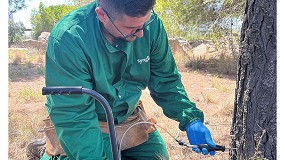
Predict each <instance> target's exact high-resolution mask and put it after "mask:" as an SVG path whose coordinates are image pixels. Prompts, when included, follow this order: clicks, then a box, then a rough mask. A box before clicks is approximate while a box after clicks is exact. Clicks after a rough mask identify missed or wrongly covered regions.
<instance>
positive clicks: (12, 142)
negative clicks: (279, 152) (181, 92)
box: [8, 64, 235, 160]
mask: <svg viewBox="0 0 285 160" xmlns="http://www.w3.org/2000/svg"><path fill="white" fill-rule="evenodd" d="M23 67H24V66H23V65H18V66H17V65H11V64H10V65H9V100H8V103H9V110H8V111H9V159H11V160H23V159H27V157H26V146H27V144H28V143H29V142H31V141H32V140H33V139H35V138H42V137H43V133H40V132H38V130H40V129H41V128H42V127H43V123H42V120H43V119H44V118H45V117H46V116H47V112H46V110H45V107H44V103H45V97H44V96H41V89H42V87H44V86H45V83H44V76H43V75H39V73H38V70H37V69H38V67H39V65H32V66H29V67H28V68H26V69H25V70H23V71H22V72H25V73H26V74H19V75H17V76H15V73H13V72H12V71H16V70H19V68H23ZM181 75H182V81H183V84H184V86H185V89H186V91H187V93H188V96H189V98H190V99H191V100H192V101H194V102H195V103H196V105H197V106H198V108H200V109H201V110H203V111H204V114H205V124H206V125H207V126H208V128H209V129H210V130H211V133H212V137H213V139H214V141H215V142H216V143H217V144H221V145H226V146H229V140H230V126H231V118H232V115H231V114H232V108H233V103H234V89H235V77H218V76H214V75H211V74H207V73H204V72H197V71H190V72H182V73H181ZM141 98H142V100H143V102H144V106H145V109H146V111H147V113H148V114H149V116H150V117H154V118H155V119H156V120H157V121H158V124H159V125H160V126H162V127H163V128H164V129H166V130H167V132H169V133H171V134H172V135H173V136H177V135H179V137H180V138H181V139H182V140H184V141H185V142H187V137H186V135H185V133H184V132H180V133H179V134H178V123H177V122H175V121H173V120H170V119H168V118H166V117H165V116H164V115H163V113H162V110H161V108H160V107H158V106H157V105H156V104H155V103H154V102H153V100H152V99H151V97H150V96H149V93H148V90H145V91H144V92H143V95H142V97H141ZM158 130H159V131H160V132H161V134H162V136H163V138H164V140H165V143H166V144H167V148H168V151H169V154H170V157H171V159H173V160H182V159H183V160H185V159H211V160H212V159H217V160H218V159H219V160H222V159H227V158H228V152H224V153H223V152H218V153H217V154H216V156H214V157H210V156H202V155H198V154H196V153H194V152H193V151H192V150H191V149H190V148H186V147H183V146H179V145H178V144H177V143H176V142H175V141H174V139H173V138H171V136H170V135H168V133H167V132H166V131H164V130H163V129H162V128H160V127H158Z"/></svg>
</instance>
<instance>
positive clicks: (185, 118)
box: [148, 20, 204, 131]
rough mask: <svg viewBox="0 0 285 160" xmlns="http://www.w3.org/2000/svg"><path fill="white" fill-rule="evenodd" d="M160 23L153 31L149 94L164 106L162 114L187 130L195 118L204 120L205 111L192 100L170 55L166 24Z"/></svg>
mask: <svg viewBox="0 0 285 160" xmlns="http://www.w3.org/2000/svg"><path fill="white" fill-rule="evenodd" d="M157 23H158V24H157V25H158V26H160V27H159V28H158V29H157V31H156V32H154V35H155V36H154V37H156V38H155V39H153V45H152V50H151V58H150V59H151V64H150V65H151V69H150V70H151V77H150V81H149V86H148V87H149V90H150V95H151V96H152V98H153V99H154V101H155V102H156V103H157V104H158V105H159V106H161V107H162V109H163V113H164V114H165V115H166V116H167V117H169V118H171V119H174V120H176V121H178V122H180V123H179V128H180V130H182V131H185V127H186V125H187V124H188V123H191V122H192V121H194V120H196V119H200V120H201V121H204V117H203V112H202V111H200V110H199V109H198V108H197V107H196V105H195V103H193V102H191V101H190V100H189V98H188V96H187V94H186V92H185V89H184V86H183V84H182V82H181V78H180V74H179V73H178V70H177V67H176V64H175V61H174V58H173V55H172V53H171V50H170V47H169V44H168V38H167V35H166V32H165V30H164V27H163V24H162V22H161V21H160V20H159V21H157Z"/></svg>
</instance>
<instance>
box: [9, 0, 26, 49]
mask: <svg viewBox="0 0 285 160" xmlns="http://www.w3.org/2000/svg"><path fill="white" fill-rule="evenodd" d="M24 8H26V4H25V0H8V15H9V18H8V47H10V46H11V45H12V44H14V43H16V42H19V41H20V40H22V38H23V36H24V34H25V32H24V31H25V26H24V24H23V22H21V21H20V22H14V19H13V13H16V12H17V11H19V10H21V9H24Z"/></svg>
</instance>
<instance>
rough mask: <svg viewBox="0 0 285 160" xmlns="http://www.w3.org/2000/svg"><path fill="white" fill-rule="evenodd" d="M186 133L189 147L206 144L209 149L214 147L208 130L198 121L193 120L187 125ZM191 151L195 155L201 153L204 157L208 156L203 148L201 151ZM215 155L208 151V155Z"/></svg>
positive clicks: (196, 149) (197, 149)
mask: <svg viewBox="0 0 285 160" xmlns="http://www.w3.org/2000/svg"><path fill="white" fill-rule="evenodd" d="M186 133H187V137H188V140H189V142H190V144H191V145H198V144H208V145H209V146H210V147H216V144H215V143H214V142H213V140H212V136H211V133H210V131H209V129H208V128H207V127H206V126H205V125H204V124H203V123H202V122H201V121H200V120H195V121H193V122H192V123H190V124H189V125H187V126H186ZM192 150H193V151H195V152H196V153H201V152H202V153H203V154H204V155H208V154H209V151H208V150H207V149H206V148H203V149H202V151H201V150H200V149H199V148H192ZM215 154H216V152H215V151H210V155H212V156H213V155H215Z"/></svg>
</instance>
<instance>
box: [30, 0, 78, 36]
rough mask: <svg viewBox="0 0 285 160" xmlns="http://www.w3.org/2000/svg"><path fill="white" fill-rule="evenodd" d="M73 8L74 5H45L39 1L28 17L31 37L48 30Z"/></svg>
mask: <svg viewBox="0 0 285 160" xmlns="http://www.w3.org/2000/svg"><path fill="white" fill-rule="evenodd" d="M75 8H76V6H71V5H55V6H49V7H45V5H44V4H43V3H42V2H41V3H40V4H39V8H38V10H33V11H32V15H31V19H30V20H31V24H32V30H33V37H34V38H37V37H38V36H39V35H40V34H41V33H42V32H50V31H51V30H52V28H53V27H54V25H55V24H56V23H57V21H58V20H59V19H61V18H62V17H63V16H64V15H65V14H67V13H69V12H71V11H72V10H74V9H75Z"/></svg>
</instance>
